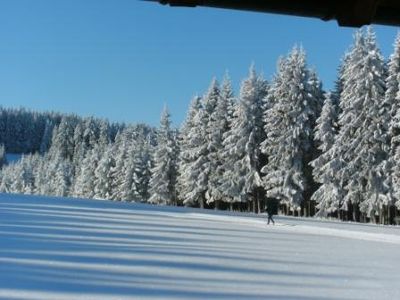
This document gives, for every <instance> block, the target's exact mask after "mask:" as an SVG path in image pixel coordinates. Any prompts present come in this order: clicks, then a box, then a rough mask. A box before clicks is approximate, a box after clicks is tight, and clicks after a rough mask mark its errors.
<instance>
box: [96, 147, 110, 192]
mask: <svg viewBox="0 0 400 300" xmlns="http://www.w3.org/2000/svg"><path fill="white" fill-rule="evenodd" d="M114 166H115V159H114V155H113V147H112V145H110V146H108V147H107V149H106V150H105V152H104V153H103V155H102V157H101V159H100V161H99V163H98V165H97V168H96V170H95V172H94V174H95V180H94V198H96V199H111V196H112V183H113V178H112V169H113V167H114Z"/></svg>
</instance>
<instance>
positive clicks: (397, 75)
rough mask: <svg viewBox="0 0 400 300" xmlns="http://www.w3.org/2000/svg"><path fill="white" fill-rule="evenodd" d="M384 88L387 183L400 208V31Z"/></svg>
mask: <svg viewBox="0 0 400 300" xmlns="http://www.w3.org/2000/svg"><path fill="white" fill-rule="evenodd" d="M386 88H387V90H386V93H385V102H386V103H387V104H388V105H391V112H390V115H391V117H392V119H391V121H390V125H389V135H390V139H391V149H390V156H389V164H388V166H389V167H390V169H391V170H390V174H391V176H388V182H387V184H388V185H389V186H390V188H391V194H392V195H393V198H394V201H395V202H396V206H397V207H398V208H400V164H399V161H400V160H399V159H400V147H399V146H400V33H399V34H398V35H397V38H396V41H395V43H394V52H393V54H392V55H391V56H390V61H389V70H388V77H387V80H386ZM389 211H390V209H389ZM390 217H391V216H390Z"/></svg>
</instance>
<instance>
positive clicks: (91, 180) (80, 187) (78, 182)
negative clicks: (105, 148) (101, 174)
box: [74, 146, 101, 198]
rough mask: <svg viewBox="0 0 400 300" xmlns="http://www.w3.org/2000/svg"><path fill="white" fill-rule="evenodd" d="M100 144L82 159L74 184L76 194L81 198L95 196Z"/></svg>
mask: <svg viewBox="0 0 400 300" xmlns="http://www.w3.org/2000/svg"><path fill="white" fill-rule="evenodd" d="M99 148H100V146H95V147H94V148H93V149H92V150H89V151H88V152H87V153H86V156H85V158H84V159H83V161H82V164H81V168H80V170H79V173H78V174H77V175H76V179H75V185H74V196H75V197H81V198H94V195H95V180H96V174H95V170H96V169H97V166H98V163H99V161H100V158H101V157H100V154H101V151H100V150H99Z"/></svg>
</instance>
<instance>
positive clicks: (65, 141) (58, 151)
mask: <svg viewBox="0 0 400 300" xmlns="http://www.w3.org/2000/svg"><path fill="white" fill-rule="evenodd" d="M77 123H78V118H77V117H76V116H69V115H68V116H64V117H63V118H62V119H61V123H60V125H59V126H57V127H55V128H54V130H53V136H52V141H51V147H50V149H49V154H50V156H51V157H52V158H55V157H57V156H60V157H61V158H63V159H69V160H71V161H72V159H73V156H74V132H75V127H76V125H77Z"/></svg>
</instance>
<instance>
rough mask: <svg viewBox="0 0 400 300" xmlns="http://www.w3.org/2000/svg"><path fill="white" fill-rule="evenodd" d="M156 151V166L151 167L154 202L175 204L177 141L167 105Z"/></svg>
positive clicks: (151, 191)
mask: <svg viewBox="0 0 400 300" xmlns="http://www.w3.org/2000/svg"><path fill="white" fill-rule="evenodd" d="M160 123H161V124H160V128H159V131H158V134H157V147H156V149H155V153H154V158H153V161H154V167H153V168H152V169H151V174H152V175H151V179H150V198H149V199H148V202H149V203H153V204H161V205H167V204H174V203H175V201H176V191H175V185H176V160H177V153H176V149H177V147H176V141H175V137H174V134H173V132H172V130H171V121H170V114H169V112H168V109H167V107H165V108H164V110H163V112H162V115H161V122H160Z"/></svg>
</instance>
